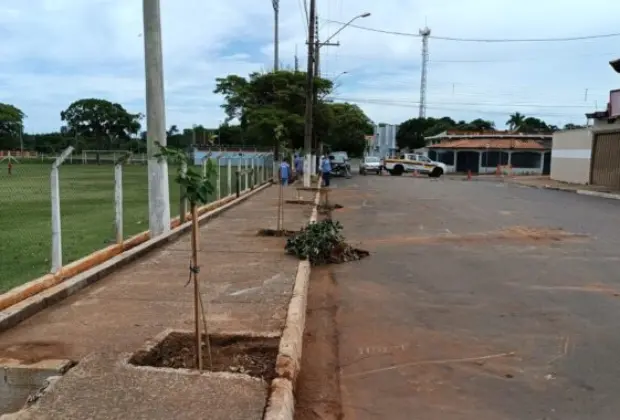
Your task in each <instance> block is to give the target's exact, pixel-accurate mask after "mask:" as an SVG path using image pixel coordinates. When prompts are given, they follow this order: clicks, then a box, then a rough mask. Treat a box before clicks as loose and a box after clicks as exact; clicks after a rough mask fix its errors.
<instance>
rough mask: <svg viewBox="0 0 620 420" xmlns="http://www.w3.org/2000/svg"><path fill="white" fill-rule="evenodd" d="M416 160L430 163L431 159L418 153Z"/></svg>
mask: <svg viewBox="0 0 620 420" xmlns="http://www.w3.org/2000/svg"><path fill="white" fill-rule="evenodd" d="M418 160H419V161H420V162H426V163H430V162H431V160H430V159H429V158H427V157H426V156H423V155H418Z"/></svg>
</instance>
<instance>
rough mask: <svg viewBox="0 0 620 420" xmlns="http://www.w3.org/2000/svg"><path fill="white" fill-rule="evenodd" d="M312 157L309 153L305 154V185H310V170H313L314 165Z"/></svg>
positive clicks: (307, 186)
mask: <svg viewBox="0 0 620 420" xmlns="http://www.w3.org/2000/svg"><path fill="white" fill-rule="evenodd" d="M310 160H311V157H310V155H309V154H307V155H305V156H304V187H306V188H309V187H310V172H312V165H311V163H310Z"/></svg>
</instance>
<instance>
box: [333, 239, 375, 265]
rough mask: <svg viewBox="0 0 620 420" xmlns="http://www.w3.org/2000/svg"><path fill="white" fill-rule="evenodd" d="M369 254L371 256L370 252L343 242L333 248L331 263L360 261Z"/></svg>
mask: <svg viewBox="0 0 620 420" xmlns="http://www.w3.org/2000/svg"><path fill="white" fill-rule="evenodd" d="M368 256H370V252H368V251H365V250H363V249H358V248H354V247H352V246H351V245H349V244H347V243H345V242H341V243H340V244H338V246H336V247H335V248H334V249H333V250H332V253H331V256H330V260H329V262H330V263H331V264H342V263H345V262H349V261H359V260H361V259H362V258H366V257H368Z"/></svg>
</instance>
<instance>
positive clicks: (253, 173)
mask: <svg viewBox="0 0 620 420" xmlns="http://www.w3.org/2000/svg"><path fill="white" fill-rule="evenodd" d="M254 159H256V158H255V157H254V156H252V162H251V164H252V188H254V186H255V185H256V172H254V168H255V166H254Z"/></svg>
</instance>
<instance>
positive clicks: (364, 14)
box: [319, 12, 370, 47]
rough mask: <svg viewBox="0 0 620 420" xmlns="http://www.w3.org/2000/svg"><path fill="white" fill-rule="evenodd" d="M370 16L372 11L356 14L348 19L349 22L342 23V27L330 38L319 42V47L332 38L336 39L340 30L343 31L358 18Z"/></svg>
mask: <svg viewBox="0 0 620 420" xmlns="http://www.w3.org/2000/svg"><path fill="white" fill-rule="evenodd" d="M368 16H370V13H369V12H366V13H362V14H361V15H357V16H355V17H354V18H353V19H351V20H350V21H348V22H347V23H345V24H344V25H342V26H341V27H340V29H338V30H337V31H336V32H334V33H333V34H332V35H331V36H330V37H329V38H327V39H326V40H325V41H323V42H321V43H320V44H319V47H321V46H323V44H327V43H328V42H329V41H331V40H332V39H334V37H335V36H336V35H338V34H339V33H340V32H342V31H343V29H344V28H346V27H347V26H349V25H351V24H352V23H353V22H355V21H356V20H358V19H364V18H367V17H368Z"/></svg>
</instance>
